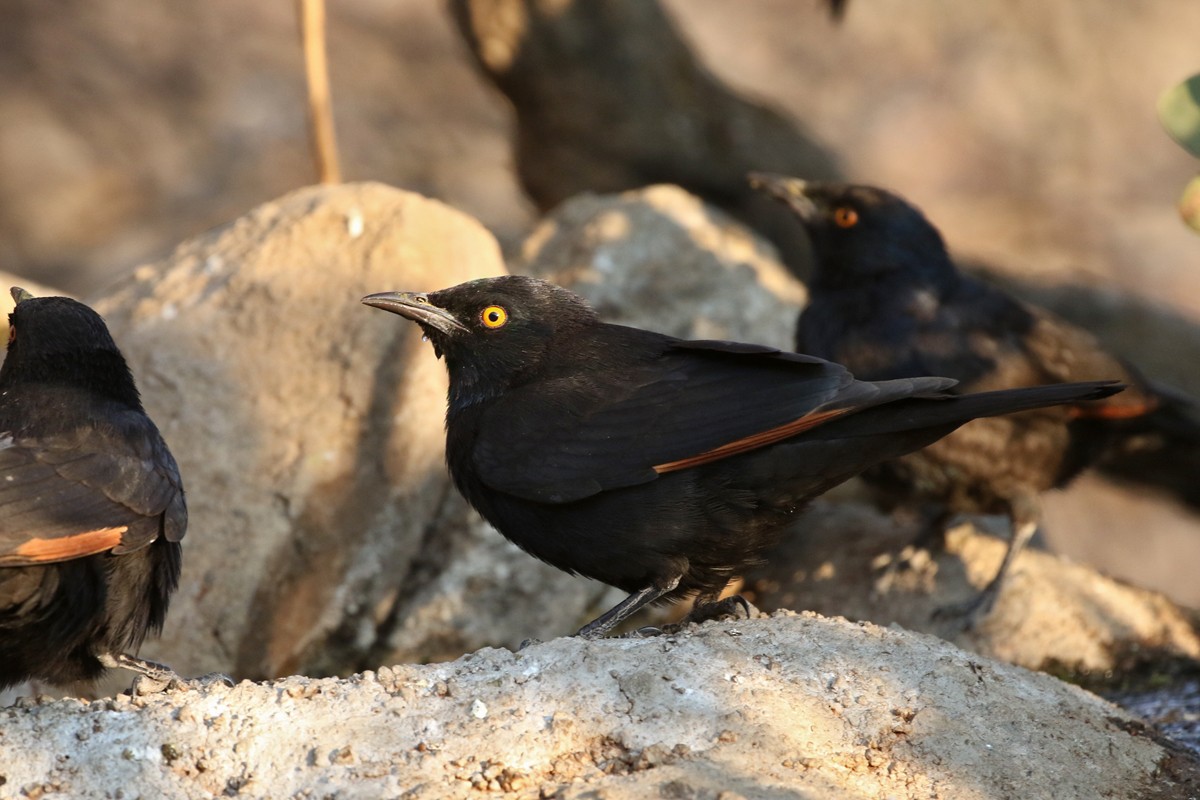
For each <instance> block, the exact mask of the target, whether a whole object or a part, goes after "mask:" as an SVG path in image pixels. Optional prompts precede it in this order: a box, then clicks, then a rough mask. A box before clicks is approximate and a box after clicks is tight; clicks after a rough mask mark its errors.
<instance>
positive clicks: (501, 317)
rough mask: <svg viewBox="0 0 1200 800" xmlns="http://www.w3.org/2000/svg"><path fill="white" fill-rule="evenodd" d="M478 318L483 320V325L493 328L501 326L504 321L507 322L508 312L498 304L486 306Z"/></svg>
mask: <svg viewBox="0 0 1200 800" xmlns="http://www.w3.org/2000/svg"><path fill="white" fill-rule="evenodd" d="M479 319H480V320H481V321H482V322H483V327H485V328H491V329H492V330H495V329H496V328H503V327H504V323H506V322H508V312H507V311H505V310H504V309H503V308H501V307H500V306H488V307H487V308H485V309H484V310H483V313H482V314H480V315H479Z"/></svg>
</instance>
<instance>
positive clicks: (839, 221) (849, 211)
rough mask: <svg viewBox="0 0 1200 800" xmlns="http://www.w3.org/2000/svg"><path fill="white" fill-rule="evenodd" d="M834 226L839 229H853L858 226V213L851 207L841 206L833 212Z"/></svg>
mask: <svg viewBox="0 0 1200 800" xmlns="http://www.w3.org/2000/svg"><path fill="white" fill-rule="evenodd" d="M833 224H835V225H837V226H838V227H839V228H853V227H854V226H855V225H857V224H858V212H857V211H855V210H854V209H853V208H850V207H849V206H840V207H838V208H837V209H835V210H834V212H833Z"/></svg>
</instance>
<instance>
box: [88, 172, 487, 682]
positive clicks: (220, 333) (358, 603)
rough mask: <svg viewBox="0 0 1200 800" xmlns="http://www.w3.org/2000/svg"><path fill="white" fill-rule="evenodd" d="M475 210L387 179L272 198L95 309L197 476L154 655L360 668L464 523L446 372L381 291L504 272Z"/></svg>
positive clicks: (182, 663)
mask: <svg viewBox="0 0 1200 800" xmlns="http://www.w3.org/2000/svg"><path fill="white" fill-rule="evenodd" d="M503 270H504V266H503V263H502V261H501V258H500V253H499V249H498V247H497V245H496V242H495V240H494V239H493V238H492V236H491V234H489V233H488V232H487V231H486V230H484V228H483V227H482V226H481V225H479V224H478V223H477V222H475V221H474V220H472V219H470V218H469V217H467V216H465V215H463V214H462V213H460V212H458V211H455V210H453V209H450V208H448V207H447V206H444V205H442V204H441V203H438V202H435V201H430V200H426V199H424V198H422V197H420V196H418V195H415V194H409V193H406V192H401V191H398V190H395V189H391V188H388V187H386V186H383V185H380V184H356V185H347V186H342V187H329V188H312V189H303V190H300V191H297V192H294V193H292V194H290V195H287V196H286V197H283V198H281V199H280V200H278V201H276V202H273V203H268V204H266V205H264V206H261V207H259V208H257V209H255V210H254V211H252V212H251V213H249V214H247V215H246V216H244V217H242V218H240V219H238V220H237V221H235V222H233V223H232V224H230V225H227V226H225V227H223V228H220V229H218V230H215V231H213V232H211V233H209V234H207V235H204V236H201V237H199V238H197V239H194V240H192V241H190V242H187V243H185V244H184V245H182V246H181V247H180V248H179V249H178V250H177V251H176V252H175V253H174V254H173V255H172V256H171V257H170V258H168V259H167V260H165V261H163V262H162V263H159V264H156V265H153V266H147V267H143V268H141V269H139V270H137V271H136V272H135V273H134V274H133V276H131V277H130V278H129V279H128V280H126V281H125V282H124V283H122V284H121V285H119V286H118V287H117V288H116V290H115V291H114V292H113V293H111V294H109V295H108V296H106V297H105V298H104V299H103V300H101V301H100V302H99V303H97V304H96V306H97V309H98V310H99V311H100V312H101V313H102V314H104V316H105V317H106V318H107V320H108V322H109V325H110V326H111V328H112V330H113V334H114V336H115V338H116V339H117V341H118V342H119V343H120V345H121V347H122V348H123V350H124V352H125V354H126V355H127V357H128V359H129V362H130V366H131V368H132V369H133V371H134V374H135V375H136V376H137V380H138V383H139V386H140V387H141V389H142V392H143V394H144V396H145V399H146V406H147V410H148V411H149V413H150V415H151V416H152V417H153V418H154V419H155V420H156V421H157V423H158V425H159V427H160V428H161V429H162V431H163V435H164V436H165V437H166V439H167V441H168V443H169V444H170V446H171V448H172V450H173V452H174V453H175V456H176V458H177V459H178V461H179V464H180V469H181V471H182V474H183V476H184V481H185V484H186V488H187V497H188V506H189V510H190V527H189V530H188V535H187V538H186V540H185V542H184V575H183V582H182V585H181V587H180V590H179V592H178V593H177V595H176V597H175V599H174V601H173V603H172V607H171V614H170V617H169V619H168V622H167V627H166V631H165V632H164V635H163V638H162V639H161V640H160V641H157V642H151V643H148V644H147V645H146V647H145V648H144V654H145V655H147V656H149V657H156V658H161V659H163V660H166V661H167V662H169V663H172V664H173V665H174V666H176V667H177V668H178V669H180V670H181V671H185V672H192V673H196V672H207V671H209V670H223V671H227V672H231V673H232V674H234V675H236V676H260V677H261V676H274V675H280V674H287V673H291V672H296V671H315V672H322V671H337V670H347V669H348V668H349V667H350V665H352V664H354V663H357V662H356V660H357V659H358V658H361V657H362V654H363V653H364V652H365V651H366V650H367V649H368V648H369V647H370V646H371V645H372V644H373V643H374V641H375V637H376V628H377V626H379V625H380V624H381V623H383V622H384V621H385V620H386V619H387V617H388V612H389V611H390V609H391V606H392V604H393V603H394V601H395V596H396V593H397V590H398V587H400V586H402V585H403V584H404V582H405V580H406V575H407V574H408V572H409V570H410V569H411V568H412V566H413V564H414V562H415V560H416V558H417V556H418V554H419V553H420V552H421V549H422V546H423V544H424V540H425V538H426V536H429V535H430V531H431V524H432V523H433V521H434V520H439V518H441V519H440V522H441V524H443V525H444V526H445V527H443V528H442V530H447V529H450V530H452V529H453V528H454V526H455V524H456V520H457V525H458V527H461V526H462V518H463V516H464V513H463V510H462V506H461V505H459V506H457V511H456V512H455V513H454V514H451V517H452V518H451V519H450V520H449V521H447V520H446V519H445V514H447V513H450V512H447V511H446V504H447V502H448V501H450V500H451V499H452V497H453V490H452V489H451V487H450V483H449V480H448V477H447V475H446V469H445V466H444V464H443V451H444V444H443V430H442V420H443V417H444V413H445V391H446V375H445V369H444V367H443V366H442V364H441V363H439V362H438V361H436V360H435V359H434V357H433V355H432V352H431V351H430V349H429V348H428V346H426V345H423V344H422V343H421V341H420V336H419V333H418V331H417V330H416V329H415V328H414V327H413V326H411V325H408V324H401V320H398V319H397V318H396V317H393V316H391V315H388V314H380V313H378V312H375V311H374V310H372V309H369V308H366V307H363V306H362V305H361V304H360V303H359V300H360V298H361V297H362V296H363V295H365V294H368V293H370V292H375V291H385V290H391V289H413V290H432V289H435V288H439V287H441V286H443V285H445V284H449V283H457V282H459V281H462V280H466V279H469V278H473V277H477V276H483V275H495V274H499V273H501V272H503Z"/></svg>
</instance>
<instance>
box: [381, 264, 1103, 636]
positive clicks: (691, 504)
mask: <svg viewBox="0 0 1200 800" xmlns="http://www.w3.org/2000/svg"><path fill="white" fill-rule="evenodd" d="M363 302H364V303H366V304H368V305H372V306H375V307H378V308H382V309H384V310H386V311H391V312H393V313H396V314H400V315H402V316H404V317H407V318H408V319H411V320H413V321H415V322H416V323H418V324H419V325H420V326H421V328H422V329H423V331H424V332H425V334H426V335H427V336H428V337H429V339H430V341H431V342H432V344H433V347H434V351H435V353H437V355H439V356H441V357H443V358H444V359H445V361H446V367H447V369H448V370H449V374H450V391H449V397H448V409H447V417H446V425H447V434H446V459H447V462H448V464H449V467H450V472H451V475H452V476H453V478H454V482H455V484H456V485H457V487H458V488H459V490H460V491H461V492H462V493H463V495H464V496H465V497H466V498H467V500H468V501H469V502H470V503H471V504H472V505H473V506H474V507H475V508H476V509H478V510H479V512H480V513H481V514H483V516H484V517H485V518H486V519H487V520H488V521H490V522H491V523H492V524H493V525H495V526H496V528H497V529H498V530H499V531H500V532H501V533H502V534H504V536H506V537H507V538H508V539H510V540H511V541H513V542H515V543H516V544H517V545H519V546H520V547H521V548H523V549H524V550H526V551H527V552H529V553H531V554H532V555H534V556H537V557H538V558H540V559H542V560H544V561H547V562H549V563H550V564H552V565H554V566H556V567H558V568H559V569H562V570H566V571H567V572H570V573H578V574H581V575H586V576H587V577H590V578H595V579H597V580H600V581H603V582H604V583H608V584H610V585H613V586H617V587H619V588H621V589H623V590H625V591H626V592H629V597H628V598H626V599H625V600H624V601H622V602H621V603H619V604H618V605H617V606H615V607H614V608H612V609H611V610H609V611H608V612H606V613H605V614H603V615H601V616H600V617H599V618H597V619H596V620H594V621H592V622H590V623H589V624H587V625H586V626H584V627H583V628H582V629H581V630H580V631H579V634H580V635H582V636H586V637H595V636H602V635H604V634H605V633H607V632H608V631H609V630H611V629H612V627H613V626H614V625H616V624H618V623H619V622H621V621H622V620H624V619H625V618H627V617H629V616H630V615H631V614H633V613H634V612H636V611H637V610H638V609H640V608H641V607H643V606H644V605H646V604H647V603H651V602H654V601H657V600H660V599H674V598H678V597H683V596H686V595H696V596H697V606H698V608H699V609H702V608H703V607H704V606H705V605H707V604H711V603H713V602H714V601H715V600H716V598H717V597H718V595H719V593H720V592H721V590H722V589H723V588H724V587H725V585H726V584H727V583H728V581H729V580H730V579H732V578H734V577H735V576H737V575H739V574H740V573H741V572H742V571H743V570H744V569H745V568H746V567H748V566H749V565H751V564H754V563H755V562H757V561H758V560H760V559H761V557H762V554H763V552H764V551H765V550H766V549H767V548H768V547H769V546H770V545H771V544H773V543H774V542H775V541H777V539H778V538H779V536H780V535H781V534H782V532H783V530H784V528H785V527H786V526H787V524H788V523H789V522H791V521H792V520H793V519H794V518H795V515H796V513H797V512H798V511H799V510H800V509H801V508H802V507H803V506H804V504H805V503H806V502H808V501H809V500H810V499H812V498H813V497H816V496H817V495H819V494H821V493H822V492H824V491H826V490H827V489H829V488H831V487H833V486H835V485H837V484H838V483H841V482H842V481H844V480H846V479H848V478H850V477H852V476H853V475H855V474H857V473H858V472H860V471H861V470H863V469H864V468H866V467H868V466H870V465H872V464H875V463H877V462H879V461H881V460H883V459H888V458H894V457H896V456H899V455H902V454H904V453H908V452H910V451H912V450H915V449H917V448H920V447H923V446H924V445H926V444H928V443H930V442H932V441H934V440H935V439H937V438H939V437H941V436H944V435H945V434H947V433H949V432H950V431H952V430H953V429H955V428H957V427H958V426H960V425H962V424H963V423H964V422H967V421H968V420H970V419H973V418H975V417H979V416H986V415H992V414H1004V413H1008V412H1011V411H1017V410H1021V409H1028V408H1034V407H1039V406H1044V405H1048V404H1055V403H1064V402H1074V401H1079V400H1083V399H1088V398H1097V397H1103V396H1107V395H1109V394H1112V393H1114V392H1116V391H1117V387H1115V386H1113V385H1111V384H1099V383H1090V384H1073V385H1058V386H1044V387H1038V388H1033V389H1020V390H1014V391H1004V392H989V393H982V394H976V395H965V396H958V397H954V396H951V395H950V394H949V393H948V390H949V389H950V388H951V387H952V386H953V385H954V381H952V380H947V379H944V378H913V379H903V380H897V381H885V382H880V383H868V382H863V381H858V380H855V379H854V378H853V376H851V375H850V373H849V372H847V371H846V370H845V369H844V368H843V367H841V366H838V365H836V364H832V363H830V362H827V361H823V360H821V359H817V358H811V357H808V356H804V355H798V354H795V353H786V352H780V351H779V350H776V349H773V348H770V347H762V346H759V345H752V344H740V343H734V342H717V341H683V340H680V339H676V338H673V337H671V336H665V335H663V334H659V333H653V332H650V331H645V330H639V329H636V328H628V327H624V326H620V325H611V324H606V323H603V322H601V321H600V320H599V319H597V317H596V315H595V313H594V312H593V311H592V309H591V308H589V307H588V306H587V305H586V304H585V303H584V302H583V301H582V300H581V299H580V298H578V297H577V296H575V295H574V294H572V293H570V292H568V291H566V290H565V289H561V288H559V287H557V286H553V285H551V284H548V283H545V282H543V281H539V280H535V279H532V278H525V277H518V276H509V277H503V278H490V279H482V280H477V281H472V282H469V283H465V284H462V285H460V286H455V287H452V288H449V289H443V290H441V291H438V292H432V293H429V294H421V293H407V292H393V293H383V294H375V295H371V296H369V297H367V298H364V300H363Z"/></svg>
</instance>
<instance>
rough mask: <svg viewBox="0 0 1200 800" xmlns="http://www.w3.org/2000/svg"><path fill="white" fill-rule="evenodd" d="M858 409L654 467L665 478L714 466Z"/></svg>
mask: <svg viewBox="0 0 1200 800" xmlns="http://www.w3.org/2000/svg"><path fill="white" fill-rule="evenodd" d="M855 410H857V409H854V408H839V409H835V410H833V411H822V412H820V413H817V414H806V415H804V416H803V417H801V418H800V419H796V420H792V421H791V422H789V423H787V424H786V425H780V426H779V427H778V428H771V429H770V430H767V431H761V432H759V433H756V434H754V435H752V436H747V437H746V438H745V439H738V440H737V441H736V442H729V443H728V444H723V445H721V446H720V447H714V448H713V449H712V450H707V451H705V452H703V453H700V454H699V455H695V456H688V457H687V458H681V459H679V460H678V461H670V462H668V463H666V464H659V465H658V466H656V467H654V471H655V472H657V473H658V474H659V475H662V474H663V473H666V472H676V471H678V470H681V469H688V468H690V467H698V466H700V465H701V464H711V463H712V462H714V461H720V460H721V459H723V458H729V457H730V456H736V455H738V454H740V453H748V452H750V451H751V450H757V449H758V448H760V447H766V446H767V445H769V444H775V443H776V442H781V441H783V440H784V439H790V438H792V437H793V436H795V435H796V434H799V433H803V432H804V431H807V430H811V429H812V428H815V427H817V426H818V425H821V424H824V423H826V422H829V421H830V420H831V419H837V418H838V417H842V416H845V415H846V414H849V413H850V412H851V411H855Z"/></svg>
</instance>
